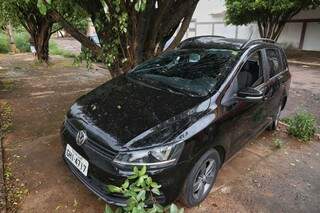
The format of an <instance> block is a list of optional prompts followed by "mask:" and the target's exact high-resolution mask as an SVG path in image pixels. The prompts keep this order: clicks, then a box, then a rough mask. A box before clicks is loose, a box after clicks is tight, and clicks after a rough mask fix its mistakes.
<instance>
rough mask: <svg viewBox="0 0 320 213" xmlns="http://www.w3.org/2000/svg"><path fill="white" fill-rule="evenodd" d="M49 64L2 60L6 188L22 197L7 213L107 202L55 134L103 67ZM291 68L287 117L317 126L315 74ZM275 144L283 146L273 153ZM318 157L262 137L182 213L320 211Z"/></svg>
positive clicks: (23, 58) (309, 148)
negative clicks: (69, 161)
mask: <svg viewBox="0 0 320 213" xmlns="http://www.w3.org/2000/svg"><path fill="white" fill-rule="evenodd" d="M53 61H54V63H53V65H50V66H49V67H45V66H39V65H35V64H34V62H33V61H32V57H31V56H30V55H26V54H24V55H23V54H21V55H15V56H10V55H0V81H2V82H6V85H7V86H6V87H5V88H0V97H1V99H3V100H6V101H8V102H9V103H10V104H11V105H12V108H13V114H14V118H13V130H12V132H11V133H9V134H8V135H7V137H6V138H5V140H4V144H3V145H4V155H5V156H4V158H5V165H6V171H7V175H8V174H10V176H11V177H10V181H9V182H10V184H11V183H12V182H13V185H14V186H16V188H18V190H17V189H15V190H13V191H14V193H13V194H14V195H15V194H17V195H18V196H19V197H20V198H19V199H17V202H16V203H14V202H10V203H11V204H10V205H9V208H10V209H9V212H13V211H19V212H103V209H104V205H105V204H104V202H102V201H101V200H99V199H98V198H97V197H96V196H95V195H94V194H92V193H91V192H89V191H88V190H87V189H86V188H85V187H84V186H83V185H82V184H81V183H80V182H79V181H78V180H77V179H76V178H75V177H74V176H73V175H72V174H71V173H70V171H69V170H68V169H67V167H66V166H65V164H64V162H63V161H62V158H61V155H62V153H63V150H62V148H61V145H60V138H59V128H60V125H61V122H62V121H63V118H64V114H65V112H66V110H67V109H68V107H69V106H70V105H71V104H72V102H73V101H74V100H75V99H76V98H77V97H79V96H80V95H82V94H85V93H87V92H88V91H90V90H91V89H93V88H95V87H96V86H98V85H99V84H101V83H103V82H105V81H106V80H107V79H108V77H107V76H108V75H107V73H106V71H104V70H102V69H99V70H91V71H87V70H86V69H85V68H79V67H73V66H72V61H70V60H67V59H62V58H54V60H53ZM290 68H291V70H292V76H293V81H292V82H293V83H292V91H293V92H291V93H290V98H289V101H288V106H287V108H286V110H285V111H284V114H285V115H291V114H292V113H294V111H295V109H296V108H298V107H299V106H300V105H304V106H306V107H307V109H308V110H310V111H312V112H314V113H315V115H316V116H317V119H318V120H320V115H319V110H318V109H319V108H320V103H319V96H320V94H319V93H320V91H319V90H320V89H319V86H317V85H319V83H320V80H319V79H320V68H312V67H309V68H303V67H301V66H292V67H290ZM294 91H296V92H294ZM313 95H315V96H313ZM314 97H315V98H314ZM301 98H302V100H301ZM276 138H280V139H281V140H282V141H283V142H284V144H285V145H284V147H283V148H281V149H275V148H274V146H273V144H272V140H273V139H276ZM319 153H320V143H319V142H318V141H314V142H311V143H310V144H307V145H304V144H301V143H299V142H297V141H296V140H294V139H292V138H290V137H287V136H286V134H285V133H284V132H283V131H277V132H265V133H263V135H261V136H260V137H259V138H257V139H256V140H254V141H252V142H251V143H250V144H248V146H246V147H245V148H244V149H242V151H240V152H239V153H238V154H237V155H236V156H235V157H234V158H233V159H231V160H230V161H229V162H228V163H227V164H226V165H225V166H224V167H223V168H222V170H221V173H220V174H219V176H218V182H217V184H216V185H215V187H214V189H213V190H212V192H211V193H210V195H209V197H208V198H207V199H206V200H205V201H204V202H203V204H201V205H200V206H199V207H196V208H193V209H187V210H186V211H187V212H319V211H320V203H319V200H320V193H319V192H320V182H319V178H320V154H319ZM8 171H10V172H8Z"/></svg>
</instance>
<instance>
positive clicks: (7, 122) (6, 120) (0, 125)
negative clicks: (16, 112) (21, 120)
mask: <svg viewBox="0 0 320 213" xmlns="http://www.w3.org/2000/svg"><path fill="white" fill-rule="evenodd" d="M11 128H12V109H11V106H10V104H9V103H7V102H0V137H1V136H3V135H4V134H5V133H6V132H8V131H9V130H10V129H11Z"/></svg>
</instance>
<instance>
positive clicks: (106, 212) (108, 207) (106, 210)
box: [104, 205, 113, 213]
mask: <svg viewBox="0 0 320 213" xmlns="http://www.w3.org/2000/svg"><path fill="white" fill-rule="evenodd" d="M104 213H113V211H112V209H111V208H110V206H108V205H106V208H105V209H104Z"/></svg>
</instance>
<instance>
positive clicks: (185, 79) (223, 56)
mask: <svg viewBox="0 0 320 213" xmlns="http://www.w3.org/2000/svg"><path fill="white" fill-rule="evenodd" d="M238 55H239V52H238V51H235V50H229V49H187V50H175V51H170V52H166V53H164V54H162V55H160V56H159V57H157V58H154V59H151V60H148V61H146V62H144V63H142V64H141V65H139V66H137V67H136V68H135V69H134V70H133V71H131V72H130V73H129V74H128V76H129V77H132V78H134V79H136V80H139V81H142V82H144V83H146V84H149V85H152V86H153V87H157V88H160V89H166V90H170V91H172V92H177V93H182V94H186V95H191V96H207V95H208V94H209V93H211V92H213V91H215V90H217V89H218V88H219V87H220V86H221V84H222V83H223V81H224V80H225V78H226V77H227V76H228V74H229V72H230V71H231V70H232V68H233V66H234V64H235V61H236V58H237V56H238Z"/></svg>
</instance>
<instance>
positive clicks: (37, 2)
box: [0, 0, 87, 63]
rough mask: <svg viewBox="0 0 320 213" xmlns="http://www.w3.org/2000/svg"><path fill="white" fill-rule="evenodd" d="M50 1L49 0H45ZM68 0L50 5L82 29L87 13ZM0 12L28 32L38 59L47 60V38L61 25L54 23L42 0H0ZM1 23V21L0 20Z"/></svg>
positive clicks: (6, 18)
mask: <svg viewBox="0 0 320 213" xmlns="http://www.w3.org/2000/svg"><path fill="white" fill-rule="evenodd" d="M47 2H50V3H51V0H47ZM67 3H68V1H67V0H66V1H59V2H58V1H54V2H52V5H54V6H55V8H57V10H58V11H59V12H61V13H63V14H65V18H66V20H68V21H69V22H70V23H72V24H73V25H75V26H76V27H78V29H79V30H80V32H81V31H83V30H84V29H85V27H86V26H87V24H86V23H87V21H86V17H87V15H86V14H85V13H83V11H80V12H79V11H78V10H77V7H74V6H68V7H65V5H66V4H67ZM0 4H1V5H0V14H1V15H3V17H4V18H3V19H4V20H6V21H7V22H8V23H10V22H11V23H15V24H16V25H18V24H20V25H22V26H23V27H24V28H25V29H26V31H28V33H29V34H30V37H31V38H30V41H31V42H32V43H33V44H34V46H35V49H36V56H37V58H38V60H39V61H42V62H46V63H47V62H48V60H49V40H50V37H51V35H52V34H53V33H55V32H57V31H58V30H61V29H62V28H61V26H60V25H58V24H57V23H56V21H55V20H54V19H53V18H52V16H51V14H50V13H46V12H47V8H46V7H45V5H44V0H0ZM0 24H1V22H0Z"/></svg>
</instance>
